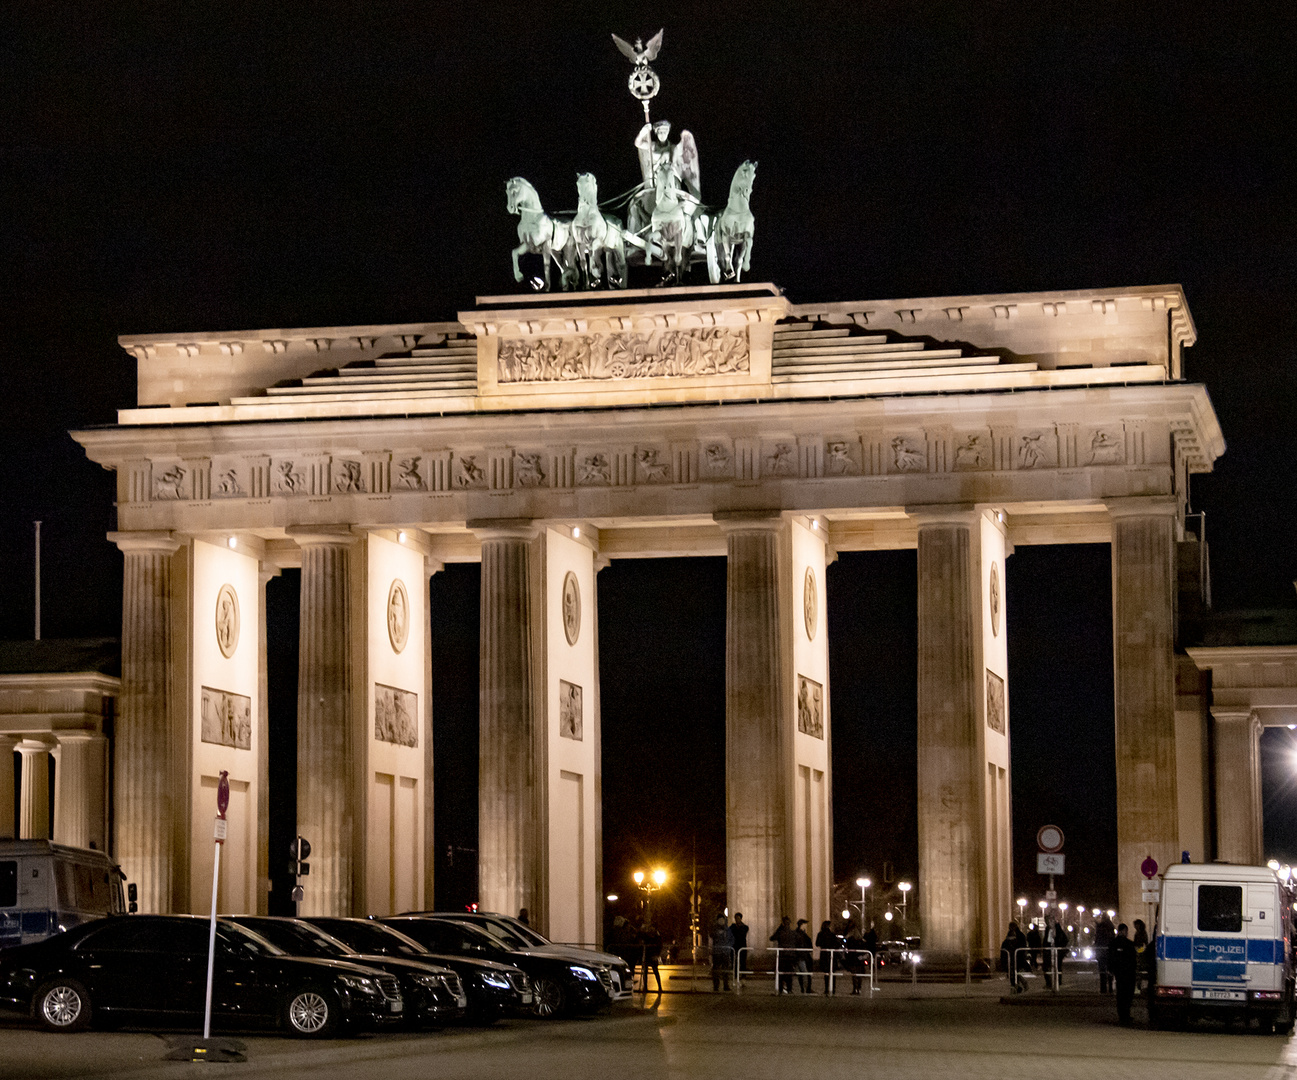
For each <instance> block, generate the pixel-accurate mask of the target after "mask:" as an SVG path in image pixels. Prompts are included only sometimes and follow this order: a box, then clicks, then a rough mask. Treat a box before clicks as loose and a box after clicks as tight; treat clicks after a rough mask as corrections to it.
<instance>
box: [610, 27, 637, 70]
mask: <svg viewBox="0 0 1297 1080" xmlns="http://www.w3.org/2000/svg"><path fill="white" fill-rule="evenodd" d="M612 40H613V44H614V45H616V46H617V48H618V49H620V50H621V54H622V56H624V57H626V59H627V60H629V61H630V62H631V63H632V64H638V63H639V57H638V56H636V55H635V47H634V46H633V45H631V44H630V43H629V42H626V41H623V40H622V39H621V38H619V37H618V36H617V35H616V34H613V36H612Z"/></svg>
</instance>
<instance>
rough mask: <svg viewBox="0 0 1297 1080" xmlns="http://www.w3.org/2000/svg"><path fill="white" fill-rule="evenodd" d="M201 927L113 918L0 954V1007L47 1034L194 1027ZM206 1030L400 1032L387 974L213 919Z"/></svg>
mask: <svg viewBox="0 0 1297 1080" xmlns="http://www.w3.org/2000/svg"><path fill="white" fill-rule="evenodd" d="M208 926H209V924H208V921H207V920H206V919H202V918H198V917H197V916H192V915H116V916H109V917H108V918H105V919H97V920H95V921H93V922H88V923H83V924H82V925H80V926H76V927H73V928H72V929H70V930H68V931H66V932H65V933H62V934H57V935H55V936H54V937H52V938H47V939H46V940H44V941H40V942H36V943H34V944H31V945H21V946H19V947H17V948H13V949H6V950H5V951H4V952H3V953H0V1005H4V1006H8V1007H10V1008H17V1009H20V1010H24V1011H28V1012H30V1013H31V1015H32V1016H33V1017H35V1019H36V1020H37V1021H38V1022H39V1023H40V1024H41V1025H42V1026H43V1027H44V1028H46V1029H47V1030H49V1031H79V1030H81V1029H83V1028H86V1027H88V1026H89V1025H90V1022H91V1021H92V1020H93V1019H99V1020H100V1021H103V1022H105V1023H107V1024H110V1025H111V1024H114V1023H117V1024H121V1023H131V1022H137V1023H138V1022H153V1023H162V1024H166V1025H169V1026H177V1027H193V1026H196V1025H198V1024H201V1021H202V1014H203V1005H204V1001H205V998H206V991H207V943H208ZM213 974H214V979H213V997H212V1020H213V1025H212V1026H213V1028H215V1029H218V1030H221V1031H230V1030H235V1029H239V1030H241V1029H245V1028H250V1027H274V1026H279V1027H282V1028H284V1029H285V1030H287V1031H288V1032H289V1033H290V1034H293V1035H299V1036H305V1037H317V1038H318V1037H323V1036H326V1035H330V1034H332V1033H333V1032H335V1031H336V1030H337V1028H338V1027H339V1025H340V1024H348V1025H354V1026H356V1027H359V1028H365V1029H369V1028H375V1027H388V1026H391V1025H392V1024H394V1023H398V1022H399V1021H400V1019H401V1015H402V1013H403V1011H404V1008H405V1003H404V1001H403V999H402V997H401V988H400V986H399V984H398V983H397V980H396V978H395V977H394V976H392V975H388V974H387V973H386V972H382V971H376V970H374V969H373V968H369V967H364V966H362V965H360V964H351V963H346V962H342V961H337V960H315V959H307V958H305V957H296V956H288V955H287V954H286V953H284V952H283V950H281V949H278V948H276V947H275V946H274V945H272V944H271V943H270V942H268V941H266V940H265V939H264V938H261V937H259V936H258V935H256V934H254V933H252V932H250V931H248V930H245V929H243V928H242V927H240V926H237V925H235V924H234V923H231V922H228V921H226V920H224V919H220V920H218V922H217V931H216V964H215V969H214V973H213Z"/></svg>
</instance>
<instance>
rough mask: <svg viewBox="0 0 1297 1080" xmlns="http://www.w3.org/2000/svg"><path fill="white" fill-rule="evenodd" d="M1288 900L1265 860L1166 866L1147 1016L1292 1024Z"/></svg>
mask: <svg viewBox="0 0 1297 1080" xmlns="http://www.w3.org/2000/svg"><path fill="white" fill-rule="evenodd" d="M1293 901H1294V895H1293V891H1292V890H1291V889H1289V887H1288V885H1287V884H1286V883H1285V882H1283V881H1281V880H1280V879H1279V875H1278V874H1276V873H1275V872H1274V871H1273V870H1271V869H1270V868H1269V867H1265V866H1231V865H1228V864H1225V863H1206V864H1190V863H1185V864H1181V865H1178V866H1170V867H1168V868H1167V871H1166V873H1165V874H1164V875H1163V878H1162V894H1161V903H1160V905H1159V907H1158V914H1157V923H1156V930H1155V938H1154V941H1155V946H1156V949H1157V953H1156V955H1157V977H1156V980H1155V982H1154V984H1153V986H1152V988H1151V994H1150V998H1149V1022H1150V1024H1151V1025H1152V1026H1154V1027H1162V1026H1167V1025H1169V1024H1171V1023H1175V1022H1185V1021H1187V1020H1189V1019H1191V1018H1193V1017H1213V1016H1215V1017H1220V1018H1221V1019H1226V1018H1231V1017H1236V1018H1241V1019H1243V1020H1244V1021H1245V1022H1248V1021H1252V1020H1256V1021H1257V1022H1258V1023H1259V1024H1260V1025H1261V1026H1263V1027H1268V1028H1270V1029H1271V1030H1273V1031H1277V1032H1285V1033H1287V1032H1291V1031H1292V1029H1293V1018H1294V1014H1293V946H1292V927H1293Z"/></svg>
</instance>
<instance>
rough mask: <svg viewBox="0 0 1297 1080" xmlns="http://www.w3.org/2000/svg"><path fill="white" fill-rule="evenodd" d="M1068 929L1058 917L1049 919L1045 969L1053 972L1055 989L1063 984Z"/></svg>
mask: <svg viewBox="0 0 1297 1080" xmlns="http://www.w3.org/2000/svg"><path fill="white" fill-rule="evenodd" d="M1068 944H1069V942H1068V937H1067V931H1066V930H1064V929H1063V924H1062V923H1061V922H1059V921H1058V920H1057V919H1051V920H1049V923H1048V925H1047V927H1046V929H1045V970H1046V971H1048V972H1050V973H1051V976H1052V979H1053V984H1054V989H1055V990H1059V989H1061V988H1062V986H1063V960H1064V959H1065V958H1066V956H1067V946H1068Z"/></svg>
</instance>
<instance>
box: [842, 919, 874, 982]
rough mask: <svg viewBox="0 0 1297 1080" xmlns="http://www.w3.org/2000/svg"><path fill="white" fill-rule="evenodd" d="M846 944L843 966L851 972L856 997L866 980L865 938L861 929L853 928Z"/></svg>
mask: <svg viewBox="0 0 1297 1080" xmlns="http://www.w3.org/2000/svg"><path fill="white" fill-rule="evenodd" d="M874 937H875V938H877V937H878V935H877V934H875V935H874ZM875 944H877V942H875ZM844 946H845V948H846V950H847V951H846V954H845V958H844V960H843V966H844V967H845V968H846V969H847V970H848V971H849V972H851V996H852V997H855V996H857V995H858V994H859V993H860V988H861V986H862V985H863V984H864V981H865V951H866V945H865V939H864V938H863V937H861V935H860V932H859V930H852V931H851V933H849V934H848V935H847V940H846V941H845V942H844Z"/></svg>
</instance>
